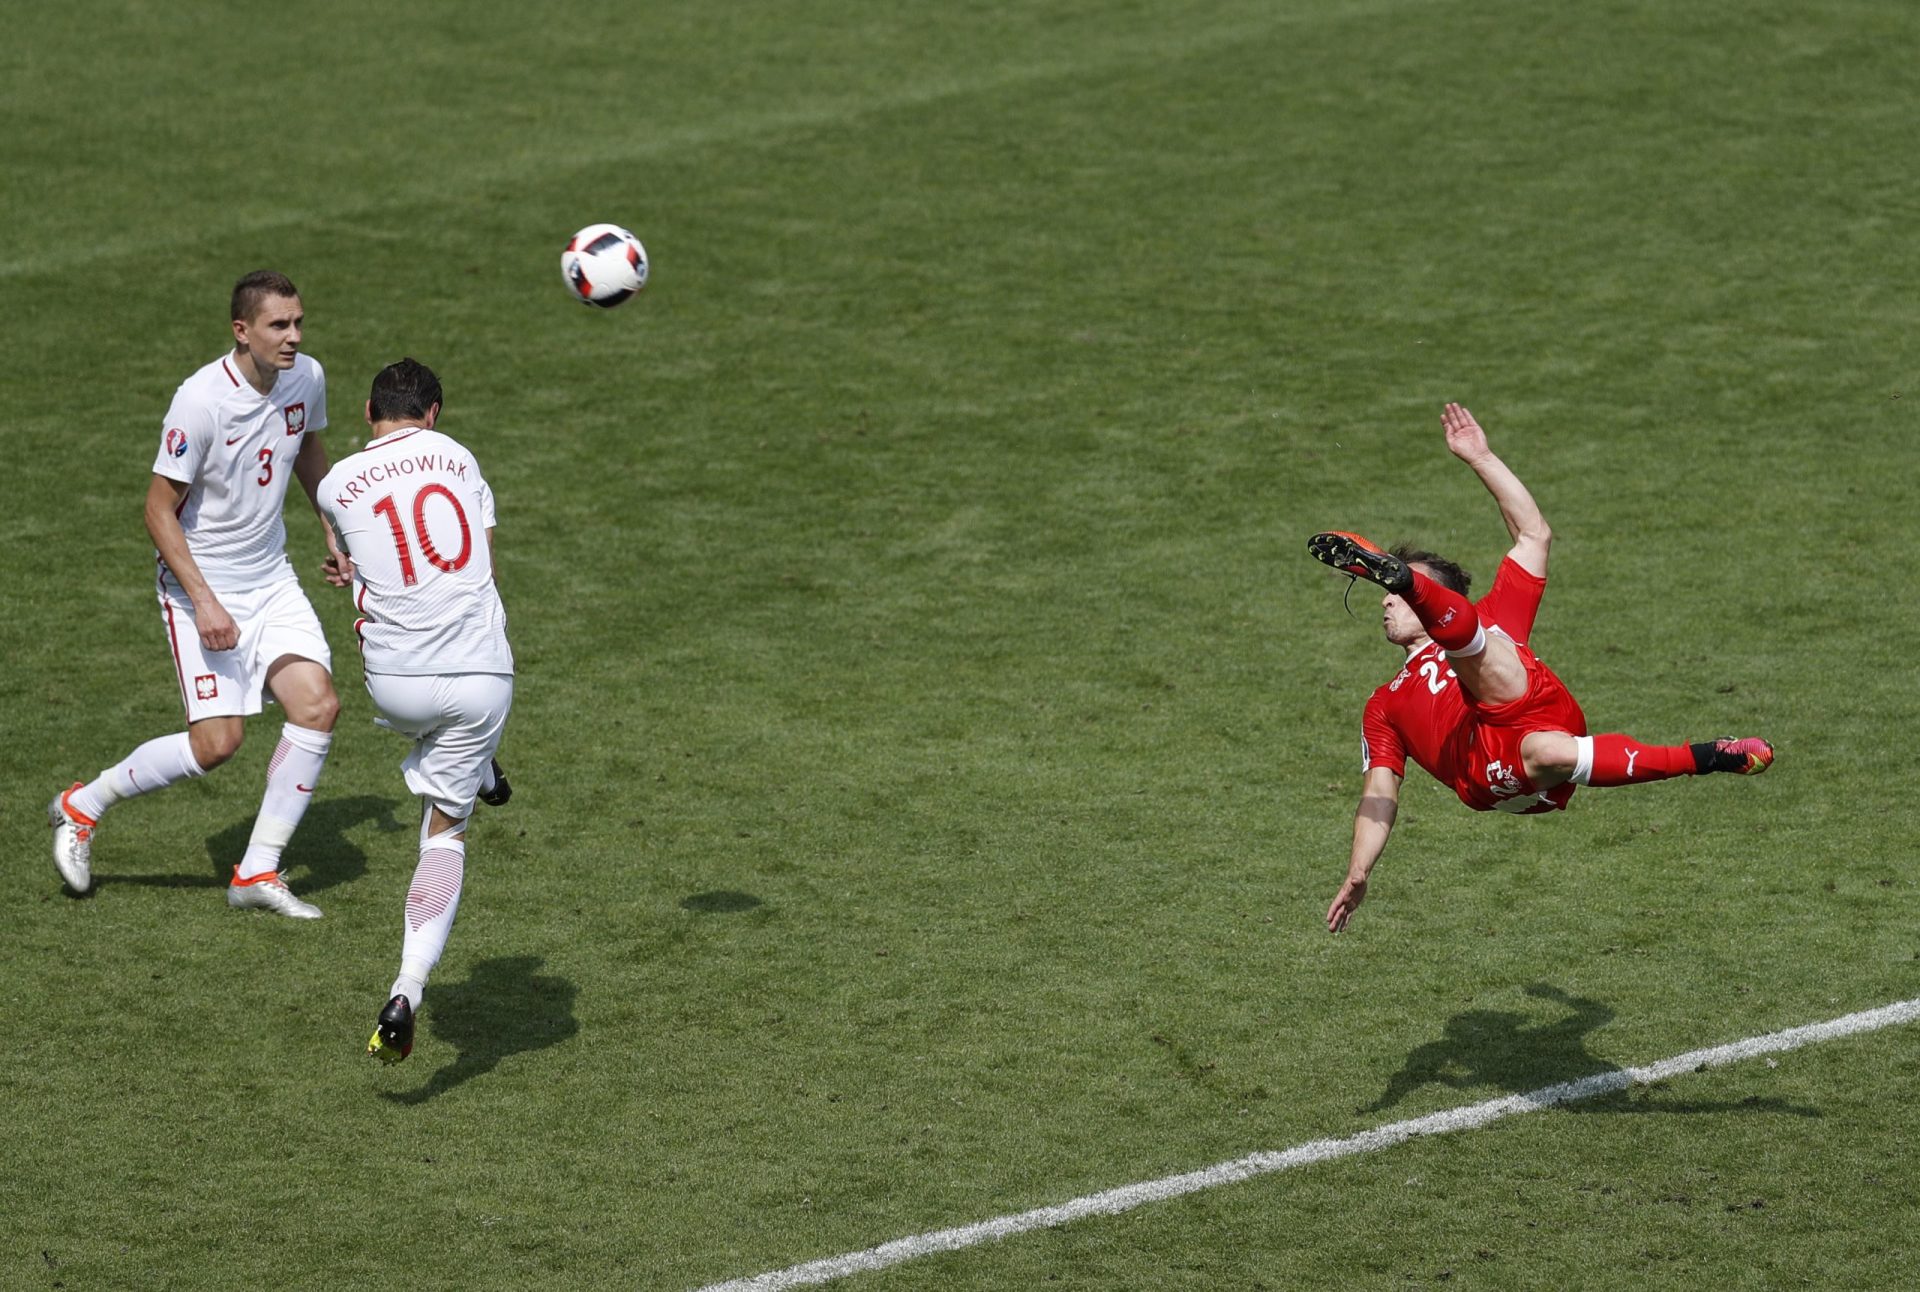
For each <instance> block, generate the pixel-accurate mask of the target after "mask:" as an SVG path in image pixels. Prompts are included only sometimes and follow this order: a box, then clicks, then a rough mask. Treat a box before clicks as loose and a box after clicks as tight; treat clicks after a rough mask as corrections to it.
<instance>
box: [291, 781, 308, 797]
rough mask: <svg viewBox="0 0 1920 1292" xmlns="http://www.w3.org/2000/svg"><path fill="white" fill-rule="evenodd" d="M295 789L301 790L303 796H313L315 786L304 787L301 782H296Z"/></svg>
mask: <svg viewBox="0 0 1920 1292" xmlns="http://www.w3.org/2000/svg"><path fill="white" fill-rule="evenodd" d="M293 788H295V789H297V790H299V791H300V792H301V793H302V794H311V793H313V786H311V785H302V784H301V783H300V782H299V781H295V782H294V783H293Z"/></svg>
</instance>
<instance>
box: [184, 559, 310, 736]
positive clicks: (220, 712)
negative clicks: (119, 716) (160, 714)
mask: <svg viewBox="0 0 1920 1292" xmlns="http://www.w3.org/2000/svg"><path fill="white" fill-rule="evenodd" d="M159 595H160V620H161V622H162V623H164V624H165V625H166V628H167V644H168V645H169V646H170V647H172V649H173V670H174V675H175V676H176V677H177V678H178V679H179V681H180V699H181V701H182V703H184V704H185V705H186V706H187V721H188V722H190V723H193V722H198V721H200V720H201V719H202V718H225V717H250V716H252V715H253V714H256V713H258V712H260V710H261V709H263V708H265V707H266V702H265V692H266V686H267V670H268V669H270V668H272V667H273V662H274V661H275V660H277V659H279V658H280V657H281V656H283V655H298V656H299V657H300V658H302V659H310V660H312V661H313V662H314V663H316V664H318V665H319V666H320V667H321V668H324V669H326V670H327V671H328V672H329V673H331V672H332V671H333V652H332V651H331V650H329V649H328V648H327V635H326V634H325V633H324V632H322V631H321V630H320V619H319V617H318V616H317V615H315V614H314V613H313V606H312V605H310V604H309V603H308V601H307V594H306V593H304V592H302V591H301V590H300V580H298V579H296V578H295V577H294V576H293V575H292V574H291V573H289V574H288V575H287V577H286V578H284V579H277V580H275V581H274V582H272V583H269V584H267V585H266V586H265V587H261V588H252V589H249V590H248V591H246V592H223V593H220V594H219V595H220V604H221V605H222V606H224V607H225V608H226V611H227V613H228V614H229V615H231V616H233V622H234V623H235V624H237V625H239V628H240V642H239V644H238V645H236V646H235V647H234V648H233V649H232V650H215V651H210V650H208V649H207V648H206V647H205V646H203V645H201V643H200V629H199V627H198V625H196V624H195V623H194V619H193V602H191V601H189V600H188V599H187V594H186V593H184V592H182V591H181V590H180V585H179V584H177V583H175V582H174V581H173V580H172V579H171V578H169V577H168V576H167V573H166V571H165V570H162V571H161V573H160V579H159Z"/></svg>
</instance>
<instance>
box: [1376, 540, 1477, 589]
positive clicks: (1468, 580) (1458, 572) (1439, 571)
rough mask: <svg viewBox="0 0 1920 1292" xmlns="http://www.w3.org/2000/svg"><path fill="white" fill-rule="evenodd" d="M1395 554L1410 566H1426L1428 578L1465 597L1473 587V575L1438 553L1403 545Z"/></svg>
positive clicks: (1395, 550)
mask: <svg viewBox="0 0 1920 1292" xmlns="http://www.w3.org/2000/svg"><path fill="white" fill-rule="evenodd" d="M1393 554H1394V555H1395V556H1397V557H1399V558H1400V559H1401V560H1403V561H1405V562H1406V563H1407V564H1408V565H1424V566H1426V567H1427V577H1428V578H1430V579H1432V580H1433V581H1434V582H1435V583H1438V584H1440V585H1441V586H1442V587H1446V588H1452V589H1453V590H1454V591H1455V592H1458V593H1459V594H1460V595H1461V596H1463V597H1464V596H1466V595H1467V589H1468V588H1470V587H1472V586H1473V576H1472V575H1471V574H1468V573H1467V572H1466V571H1465V570H1463V569H1461V568H1460V567H1459V566H1457V565H1455V564H1454V563H1453V562H1452V561H1449V560H1448V559H1447V558H1446V557H1444V556H1441V555H1440V554H1439V553H1437V552H1429V551H1427V550H1426V549H1425V548H1423V547H1413V546H1410V545H1409V544H1406V543H1402V544H1400V546H1398V547H1396V548H1394V549H1393Z"/></svg>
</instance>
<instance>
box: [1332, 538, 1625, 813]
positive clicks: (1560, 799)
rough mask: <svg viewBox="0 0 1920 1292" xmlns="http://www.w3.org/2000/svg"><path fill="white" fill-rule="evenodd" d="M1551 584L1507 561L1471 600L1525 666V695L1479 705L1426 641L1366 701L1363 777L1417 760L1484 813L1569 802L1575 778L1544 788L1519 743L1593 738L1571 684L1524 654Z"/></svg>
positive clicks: (1545, 808)
mask: <svg viewBox="0 0 1920 1292" xmlns="http://www.w3.org/2000/svg"><path fill="white" fill-rule="evenodd" d="M1546 589H1547V581H1546V580H1545V579H1543V578H1540V577H1538V576H1537V575H1533V574H1529V573H1528V572H1527V571H1526V570H1524V569H1522V568H1520V566H1519V565H1518V564H1517V563H1515V562H1514V561H1513V560H1511V559H1507V560H1503V561H1501V562H1500V569H1499V572H1498V573H1496V574H1495V575H1494V578H1493V588H1492V590H1491V591H1489V592H1488V593H1487V595H1486V596H1484V597H1482V598H1481V599H1480V600H1479V601H1477V602H1475V603H1474V610H1475V612H1476V613H1477V614H1478V615H1479V616H1480V625H1481V627H1483V628H1485V629H1486V630H1487V631H1488V632H1490V633H1491V632H1498V633H1501V634H1502V635H1503V636H1505V637H1507V638H1508V639H1510V640H1511V641H1512V642H1513V644H1514V646H1515V648H1516V649H1517V650H1518V651H1519V653H1520V662H1521V663H1522V664H1524V665H1525V666H1526V670H1527V679H1528V685H1527V693H1526V694H1525V695H1523V696H1521V697H1520V698H1519V699H1518V700H1515V701H1513V702H1512V703H1510V704H1502V705H1483V704H1480V703H1479V702H1478V701H1476V700H1474V699H1473V698H1472V697H1471V696H1469V695H1467V694H1466V693H1465V692H1464V691H1462V690H1461V689H1460V683H1459V681H1458V680H1457V679H1456V678H1455V677H1454V673H1453V670H1452V669H1451V668H1449V667H1447V653H1446V652H1445V651H1443V650H1441V649H1440V647H1439V646H1438V645H1436V644H1435V643H1433V642H1431V641H1429V642H1428V643H1427V644H1426V645H1424V646H1422V647H1421V648H1420V649H1419V650H1417V651H1415V652H1413V654H1411V655H1409V656H1407V662H1406V664H1405V666H1404V667H1402V668H1401V670H1400V673H1399V676H1397V677H1395V678H1394V679H1393V681H1391V682H1389V683H1387V684H1386V685H1385V686H1383V687H1381V688H1380V689H1379V690H1377V691H1375V692H1374V693H1373V695H1372V697H1371V698H1369V699H1368V700H1367V709H1366V714H1365V716H1364V717H1363V718H1362V719H1361V737H1360V765H1361V770H1362V771H1363V772H1366V771H1371V770H1372V769H1373V768H1375V767H1385V768H1388V769H1390V770H1391V771H1393V772H1394V773H1395V774H1396V775H1400V776H1405V775H1406V774H1407V759H1408V758H1412V759H1413V761H1414V762H1416V763H1418V764H1420V766H1421V767H1422V768H1424V769H1425V770H1426V771H1427V773H1428V774H1429V775H1431V776H1432V777H1433V778H1434V779H1435V780H1437V781H1439V782H1440V783H1441V784H1442V785H1446V786H1449V787H1451V788H1452V790H1453V792H1454V793H1455V794H1458V795H1459V796H1460V801H1461V802H1462V803H1465V804H1466V805H1467V806H1468V807H1470V808H1473V809H1474V810H1476V811H1480V812H1491V811H1500V812H1553V811H1557V810H1559V809H1560V808H1564V807H1565V806H1566V805H1567V800H1568V799H1570V798H1572V797H1573V790H1574V786H1573V783H1572V782H1571V781H1569V782H1567V783H1566V784H1563V785H1556V786H1554V787H1553V788H1552V789H1549V790H1545V791H1542V790H1540V789H1538V788H1537V787H1536V786H1535V785H1534V784H1533V783H1532V781H1531V780H1529V779H1528V777H1527V774H1526V769H1525V768H1524V767H1522V766H1521V761H1520V742H1521V740H1522V739H1524V738H1525V737H1526V735H1527V734H1528V733H1529V732H1533V731H1564V732H1567V733H1568V734H1570V735H1575V736H1584V735H1585V734H1586V733H1587V720H1586V716H1585V715H1584V714H1582V713H1581V712H1580V706H1579V704H1577V703H1576V702H1575V701H1574V698H1573V696H1572V695H1571V694H1569V693H1568V691H1567V688H1566V686H1565V685H1564V684H1563V683H1562V682H1561V681H1560V679H1559V678H1557V677H1555V676H1554V675H1553V672H1552V671H1551V670H1550V669H1548V668H1547V666H1546V665H1545V664H1543V663H1541V662H1540V660H1539V659H1538V658H1537V657H1536V656H1535V655H1534V653H1533V652H1532V651H1531V650H1529V649H1528V648H1527V638H1528V636H1529V635H1530V634H1531V633H1532V632H1533V619H1534V616H1535V614H1537V613H1538V612H1539V609H1540V598H1541V596H1542V594H1544V593H1545V592H1546Z"/></svg>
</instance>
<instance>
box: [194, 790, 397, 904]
mask: <svg viewBox="0 0 1920 1292" xmlns="http://www.w3.org/2000/svg"><path fill="white" fill-rule="evenodd" d="M399 807H400V803H399V801H397V800H395V799H388V798H379V797H376V796H374V795H372V794H355V795H352V796H351V797H348V798H324V797H322V798H316V799H315V800H314V801H313V803H312V804H311V805H310V806H309V807H308V808H307V814H306V815H305V816H304V817H302V818H301V819H300V828H299V829H297V830H295V831H294V834H293V842H292V843H289V844H288V845H287V851H286V866H287V870H288V871H289V872H290V873H291V875H292V878H291V879H290V880H289V881H288V882H290V883H291V884H292V885H293V887H294V891H295V892H297V893H299V894H300V896H302V897H311V896H313V895H314V894H315V893H324V892H326V891H327V890H328V889H329V888H337V887H338V886H340V885H341V884H347V883H351V882H353V881H354V880H356V879H358V878H360V877H361V876H362V875H364V874H366V873H367V854H366V853H364V852H362V851H360V849H359V847H357V846H356V845H355V844H354V842H353V841H352V840H351V839H349V838H347V831H349V830H351V829H353V828H354V827H356V826H358V825H360V824H361V823H362V822H365V821H372V822H373V823H374V828H375V829H377V830H380V831H381V832H382V833H388V832H394V831H411V830H413V829H415V828H416V827H417V825H418V824H419V823H418V822H413V823H411V824H409V823H408V822H405V821H402V820H400V819H399V818H398V817H396V816H395V815H394V812H395V810H396V809H398V808H399ZM252 837H253V818H252V817H247V818H245V819H244V820H240V821H236V822H234V823H233V824H232V825H230V826H228V827H227V828H226V829H224V830H222V831H221V832H220V833H219V834H216V835H214V836H212V837H211V838H209V839H208V840H207V858H208V860H209V861H211V862H212V863H213V873H214V878H213V879H212V880H211V881H207V882H211V883H217V884H219V885H220V887H222V888H225V887H226V886H227V884H228V883H229V882H230V881H231V880H232V879H233V868H234V867H235V866H237V865H238V864H239V863H240V858H241V857H242V856H243V855H244V854H245V853H246V851H247V840H248V839H250V838H252Z"/></svg>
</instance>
